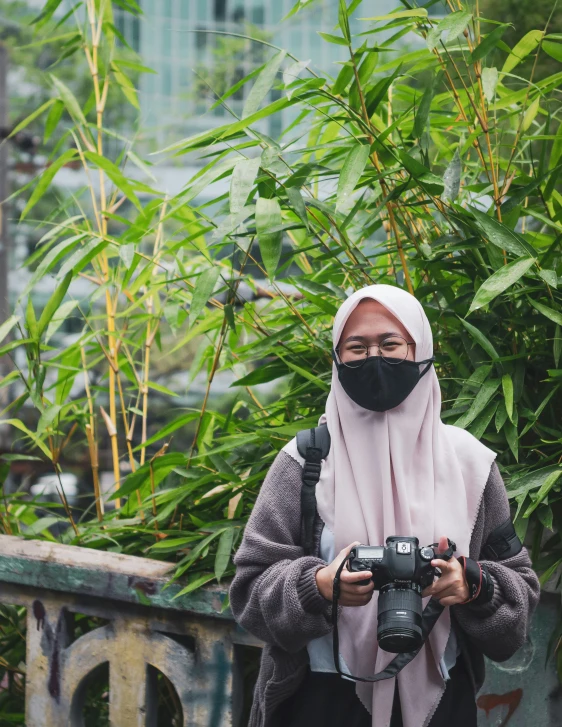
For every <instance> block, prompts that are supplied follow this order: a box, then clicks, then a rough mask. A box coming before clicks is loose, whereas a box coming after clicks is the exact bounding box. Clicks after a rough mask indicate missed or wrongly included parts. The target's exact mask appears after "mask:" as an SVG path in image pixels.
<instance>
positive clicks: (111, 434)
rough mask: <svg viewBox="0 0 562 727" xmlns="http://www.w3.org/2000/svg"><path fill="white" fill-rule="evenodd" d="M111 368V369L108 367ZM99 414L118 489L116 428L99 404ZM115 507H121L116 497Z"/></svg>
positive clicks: (119, 500)
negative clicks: (105, 432)
mask: <svg viewBox="0 0 562 727" xmlns="http://www.w3.org/2000/svg"><path fill="white" fill-rule="evenodd" d="M110 370H111V369H110ZM100 411H101V415H102V417H103V420H104V422H105V426H106V428H107V433H108V434H109V437H110V439H111V454H112V457H113V466H114V471H113V474H114V477H115V489H116V490H118V489H119V487H120V479H121V478H120V474H119V451H118V449H117V428H116V427H115V425H114V424H113V421H112V419H111V417H110V416H109V414H108V413H107V412H106V411H105V409H104V408H103V406H100ZM115 464H117V474H116V473H115ZM115 507H116V508H117V509H119V508H120V507H121V499H120V498H117V499H116V500H115Z"/></svg>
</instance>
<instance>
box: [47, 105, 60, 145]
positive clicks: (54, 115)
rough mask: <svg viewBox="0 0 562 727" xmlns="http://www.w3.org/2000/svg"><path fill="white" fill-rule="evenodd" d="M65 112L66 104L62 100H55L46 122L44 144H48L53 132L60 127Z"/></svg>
mask: <svg viewBox="0 0 562 727" xmlns="http://www.w3.org/2000/svg"><path fill="white" fill-rule="evenodd" d="M63 111H64V103H63V102H62V101H61V100H60V98H57V99H55V102H54V104H53V107H52V108H51V110H50V111H49V113H48V115H47V118H46V120H45V129H44V134H43V143H44V144H46V143H47V142H48V141H49V139H50V138H51V136H52V134H53V132H54V131H55V129H56V128H57V126H58V125H59V121H60V119H61V116H62V112H63Z"/></svg>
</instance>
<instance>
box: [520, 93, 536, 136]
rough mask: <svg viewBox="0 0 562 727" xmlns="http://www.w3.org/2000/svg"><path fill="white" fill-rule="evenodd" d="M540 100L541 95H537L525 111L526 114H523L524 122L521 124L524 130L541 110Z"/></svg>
mask: <svg viewBox="0 0 562 727" xmlns="http://www.w3.org/2000/svg"><path fill="white" fill-rule="evenodd" d="M540 102H541V97H540V96H537V97H536V99H535V100H534V101H532V102H531V103H530V104H529V108H528V109H527V110H526V111H525V114H524V115H523V123H522V124H521V129H522V130H523V131H527V129H528V128H529V127H530V126H531V124H532V123H533V121H534V120H535V117H536V115H537V113H538V111H539V105H540Z"/></svg>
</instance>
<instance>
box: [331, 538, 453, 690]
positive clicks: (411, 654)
mask: <svg viewBox="0 0 562 727" xmlns="http://www.w3.org/2000/svg"><path fill="white" fill-rule="evenodd" d="M448 544H449V546H448V548H447V550H446V551H445V552H444V553H439V555H437V556H436V557H438V558H439V559H440V560H450V559H451V558H452V557H453V554H454V552H455V549H456V546H455V544H454V543H452V542H451V541H450V540H449V541H448ZM429 547H433V548H436V547H438V544H437V543H433V544H432V545H431V546H429ZM348 560H349V556H348V557H347V558H344V559H343V560H342V562H341V563H340V565H339V567H338V570H337V572H336V575H335V578H334V587H333V596H332V626H333V655H334V665H335V667H336V671H337V672H338V674H339V675H340V676H342V677H346V678H347V679H352V680H353V681H355V682H380V681H382V680H383V679H392V677H395V676H396V675H397V674H398V673H399V672H401V671H402V669H403V668H404V667H405V666H406V665H407V664H409V663H410V662H411V661H413V659H415V658H416V656H417V655H418V654H419V653H420V651H421V650H422V648H423V646H424V644H425V642H426V641H427V639H428V637H429V634H430V633H431V631H432V629H433V627H434V626H435V624H436V623H437V620H438V619H439V616H441V614H442V613H443V610H444V608H445V607H444V606H442V605H441V604H440V603H439V601H438V600H436V599H435V598H432V599H431V600H430V601H429V603H428V604H427V606H426V607H425V608H424V610H423V613H422V625H421V630H422V638H423V640H422V643H421V646H420V647H419V648H417V649H415V650H414V651H408V652H404V653H402V654H396V656H395V657H394V659H393V660H392V661H391V662H390V664H388V665H387V666H386V667H385V669H383V670H382V671H380V672H378V674H375V675H374V676H372V677H356V676H353V674H348V673H346V672H344V671H342V670H341V668H340V637H339V632H338V601H339V597H340V577H341V574H342V571H343V569H344V567H345V565H346V563H347V562H348Z"/></svg>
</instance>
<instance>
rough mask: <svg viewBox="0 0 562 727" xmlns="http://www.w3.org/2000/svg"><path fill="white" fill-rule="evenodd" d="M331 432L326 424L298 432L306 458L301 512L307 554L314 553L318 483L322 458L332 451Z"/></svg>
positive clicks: (298, 439)
mask: <svg viewBox="0 0 562 727" xmlns="http://www.w3.org/2000/svg"><path fill="white" fill-rule="evenodd" d="M330 441H331V440H330V433H329V431H328V427H327V425H326V424H321V425H320V426H319V427H314V428H313V429H303V430H301V431H300V432H298V433H297V449H298V450H299V454H300V456H301V457H303V458H304V466H303V468H302V489H301V514H302V524H303V547H304V552H305V555H311V553H312V540H313V532H314V519H315V517H316V485H317V484H318V480H319V479H320V472H321V470H322V460H323V459H326V457H327V456H328V453H329V451H330Z"/></svg>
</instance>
